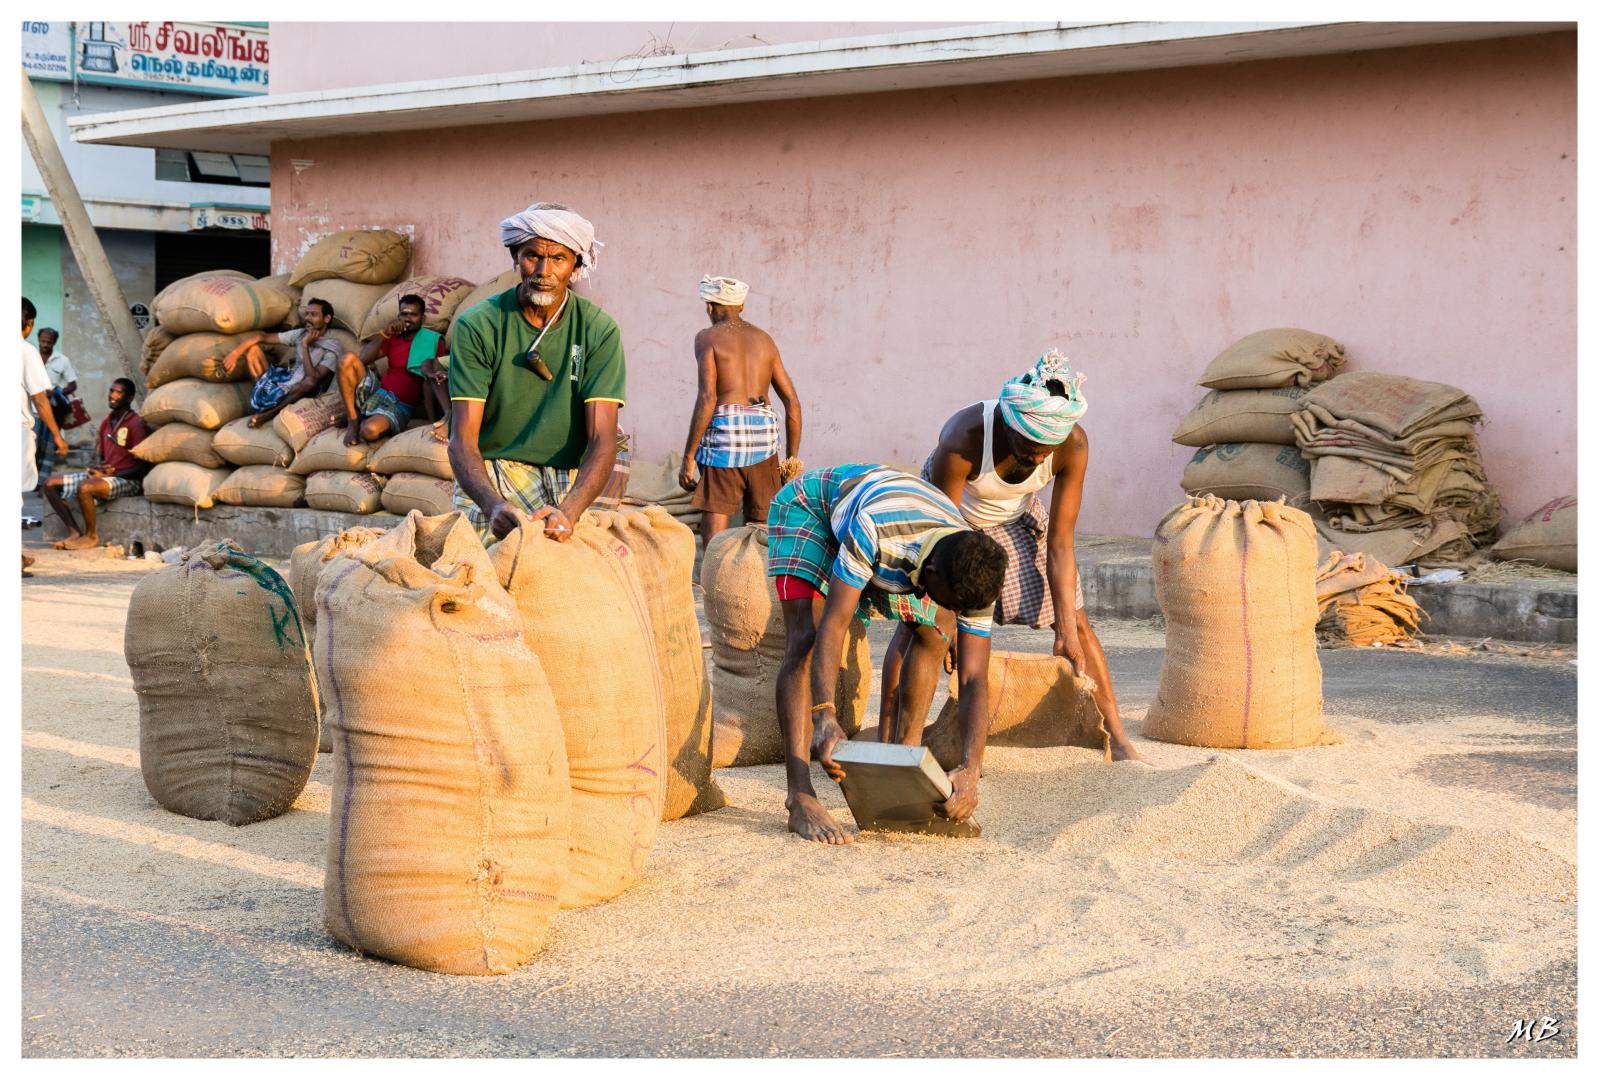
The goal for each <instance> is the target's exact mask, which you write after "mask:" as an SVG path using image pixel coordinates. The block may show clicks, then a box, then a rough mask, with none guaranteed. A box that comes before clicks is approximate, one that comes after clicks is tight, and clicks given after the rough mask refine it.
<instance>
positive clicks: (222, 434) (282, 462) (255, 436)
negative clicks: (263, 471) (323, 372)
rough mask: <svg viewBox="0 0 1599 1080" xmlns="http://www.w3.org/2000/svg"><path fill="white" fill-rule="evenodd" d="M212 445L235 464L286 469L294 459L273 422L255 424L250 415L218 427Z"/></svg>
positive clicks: (218, 454)
mask: <svg viewBox="0 0 1599 1080" xmlns="http://www.w3.org/2000/svg"><path fill="white" fill-rule="evenodd" d="M146 441H148V440H146ZM211 449H212V450H214V451H215V452H216V454H217V456H218V457H220V458H222V460H224V461H226V462H229V463H230V464H233V465H276V466H277V467H278V468H280V469H282V468H287V467H288V465H289V463H290V462H292V461H293V460H294V451H293V450H291V449H290V448H289V444H288V443H286V442H284V441H283V440H282V439H281V438H279V437H278V433H277V432H276V431H273V430H272V425H271V424H263V425H262V426H260V427H251V426H250V418H249V417H248V416H241V417H239V419H237V420H230V421H228V422H227V423H226V424H223V425H222V426H221V427H219V428H217V431H216V435H215V437H214V438H213V439H212V441H211ZM134 452H135V453H137V452H138V451H137V450H135V451H134Z"/></svg>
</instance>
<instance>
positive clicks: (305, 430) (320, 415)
mask: <svg viewBox="0 0 1599 1080" xmlns="http://www.w3.org/2000/svg"><path fill="white" fill-rule="evenodd" d="M343 415H344V401H343V400H342V399H341V398H340V397H339V389H338V387H336V386H335V387H332V388H331V389H328V390H325V391H323V392H322V393H320V394H318V395H317V396H316V397H311V398H301V399H300V400H299V401H296V402H295V403H294V404H292V405H287V406H285V407H284V408H283V410H282V411H281V412H279V413H278V414H277V415H276V416H274V417H273V418H272V431H273V433H274V434H276V435H277V437H278V438H280V439H282V440H283V441H284V443H286V444H287V445H288V447H289V449H290V450H292V451H294V453H295V454H296V455H298V454H299V453H300V451H302V450H304V449H305V447H306V444H307V443H309V442H310V441H311V440H312V439H313V438H315V437H316V436H318V435H320V434H322V432H324V431H326V430H328V429H329V428H331V427H332V426H333V421H334V419H335V418H336V417H340V416H343ZM291 464H292V462H291Z"/></svg>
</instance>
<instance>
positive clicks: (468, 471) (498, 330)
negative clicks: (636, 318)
mask: <svg viewBox="0 0 1599 1080" xmlns="http://www.w3.org/2000/svg"><path fill="white" fill-rule="evenodd" d="M500 242H501V243H503V244H504V245H505V248H506V250H507V251H508V252H509V253H510V256H511V263H512V265H513V266H515V267H516V269H517V271H518V272H519V273H520V275H521V278H522V282H521V284H519V285H517V286H516V287H515V288H513V289H507V290H506V291H505V292H502V293H500V294H498V295H497V296H491V297H489V298H488V299H487V300H484V301H482V302H480V303H477V304H474V305H473V306H472V308H471V309H470V310H468V311H467V312H465V313H464V314H462V315H459V316H458V317H457V318H456V320H455V324H454V328H453V333H452V339H451V358H450V377H449V381H450V467H451V468H452V469H453V470H454V472H455V498H454V505H455V508H456V509H457V510H461V511H463V512H464V513H465V514H466V516H467V520H469V521H470V522H472V524H473V526H474V527H476V529H477V531H478V535H479V536H481V537H482V538H483V541H484V542H485V543H488V542H489V541H490V540H491V539H498V538H501V537H504V536H505V535H506V534H508V533H510V532H511V531H512V530H513V529H515V528H516V527H517V526H518V525H519V524H521V523H522V522H523V521H524V520H527V519H529V518H530V519H531V520H532V521H535V522H542V523H543V525H544V533H545V535H546V536H549V537H550V538H552V539H555V540H563V541H564V540H568V539H570V538H571V536H572V528H573V526H574V525H575V524H576V523H577V519H578V518H579V517H581V516H582V514H583V512H584V511H585V510H587V509H589V507H591V506H592V507H595V508H596V509H601V510H611V509H615V508H616V507H617V506H618V505H620V503H621V501H622V495H623V494H624V492H625V490H626V487H627V473H628V463H627V457H628V455H627V442H626V439H627V437H626V435H624V434H623V433H622V432H621V430H620V429H619V428H618V425H617V413H618V411H619V410H620V409H621V408H622V405H623V403H624V401H625V399H626V397H627V367H626V364H625V363H624V361H623V358H622V334H621V331H620V330H619V329H618V328H617V325H616V320H615V319H613V318H611V317H610V316H609V315H607V314H606V313H605V312H604V311H603V310H601V309H600V306H599V305H598V304H596V303H594V302H593V301H592V300H589V299H586V298H585V297H582V296H579V295H578V294H577V293H575V292H572V291H571V290H570V289H569V288H568V286H569V285H570V284H571V283H572V282H574V281H577V280H580V279H581V278H583V277H585V276H586V275H587V274H588V273H589V272H591V271H592V270H593V269H594V263H595V259H596V255H597V253H598V250H599V249H600V248H601V247H602V246H603V245H602V244H601V243H600V242H599V241H598V240H596V239H594V226H593V225H592V224H590V223H589V222H588V220H587V219H585V218H584V217H583V216H582V215H580V214H578V213H576V212H575V211H573V210H572V209H571V208H570V207H566V206H562V205H561V204H559V203H542V202H541V203H534V204H533V205H532V206H530V207H528V208H527V209H526V210H523V211H522V212H521V213H519V214H513V215H512V216H511V217H508V218H506V219H505V220H504V221H502V222H500Z"/></svg>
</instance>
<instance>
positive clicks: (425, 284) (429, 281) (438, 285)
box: [360, 275, 474, 341]
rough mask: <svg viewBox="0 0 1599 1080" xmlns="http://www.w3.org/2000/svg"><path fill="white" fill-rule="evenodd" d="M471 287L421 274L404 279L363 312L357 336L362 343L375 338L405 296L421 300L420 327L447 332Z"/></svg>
mask: <svg viewBox="0 0 1599 1080" xmlns="http://www.w3.org/2000/svg"><path fill="white" fill-rule="evenodd" d="M473 288H474V286H473V285H472V283H471V282H470V281H468V280H466V278H459V277H437V276H433V275H424V276H422V277H413V278H407V279H405V280H404V281H402V282H400V283H399V284H397V285H395V286H393V287H392V288H390V289H389V290H388V291H387V292H385V293H384V294H383V295H382V296H380V297H378V299H377V302H376V303H375V304H373V305H372V307H371V309H370V310H368V311H367V313H366V317H365V318H363V319H362V320H361V329H360V337H361V339H362V340H363V341H364V340H366V339H367V338H369V337H376V336H377V335H378V334H380V333H382V332H383V329H384V328H385V327H386V326H388V325H389V324H390V323H391V322H393V321H394V320H395V319H398V318H399V317H400V297H402V296H407V295H414V296H420V297H421V298H422V325H423V326H424V327H426V328H427V329H429V330H433V331H436V332H438V333H440V334H443V333H445V332H447V331H448V330H449V329H450V321H451V320H452V319H453V318H454V317H455V312H456V309H457V308H459V307H460V305H461V301H463V300H465V299H466V298H467V297H468V296H469V295H471V293H472V291H473Z"/></svg>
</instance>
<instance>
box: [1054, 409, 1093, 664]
mask: <svg viewBox="0 0 1599 1080" xmlns="http://www.w3.org/2000/svg"><path fill="white" fill-rule="evenodd" d="M1058 453H1059V454H1060V459H1061V467H1060V469H1059V471H1058V472H1056V473H1055V491H1054V493H1053V494H1052V495H1051V496H1050V500H1049V536H1048V539H1047V543H1048V545H1049V546H1048V548H1047V549H1046V550H1047V553H1048V554H1047V563H1048V577H1049V598H1050V600H1052V601H1053V602H1054V604H1055V655H1056V656H1064V657H1066V658H1067V659H1069V660H1071V662H1072V667H1073V668H1075V669H1076V670H1077V674H1079V675H1083V674H1086V669H1085V668H1084V667H1083V662H1084V659H1085V658H1084V655H1083V647H1082V644H1081V643H1080V642H1079V641H1078V640H1077V618H1076V612H1077V551H1076V545H1075V543H1074V539H1073V537H1074V534H1075V533H1076V531H1077V513H1078V511H1079V510H1080V509H1081V508H1082V503H1083V477H1084V475H1085V474H1086V473H1087V472H1088V433H1087V432H1086V431H1084V430H1083V428H1082V425H1080V424H1079V425H1078V426H1077V427H1075V428H1073V429H1072V433H1071V435H1069V436H1067V439H1066V442H1065V444H1064V445H1063V446H1062V447H1061V449H1060V451H1058Z"/></svg>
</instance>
